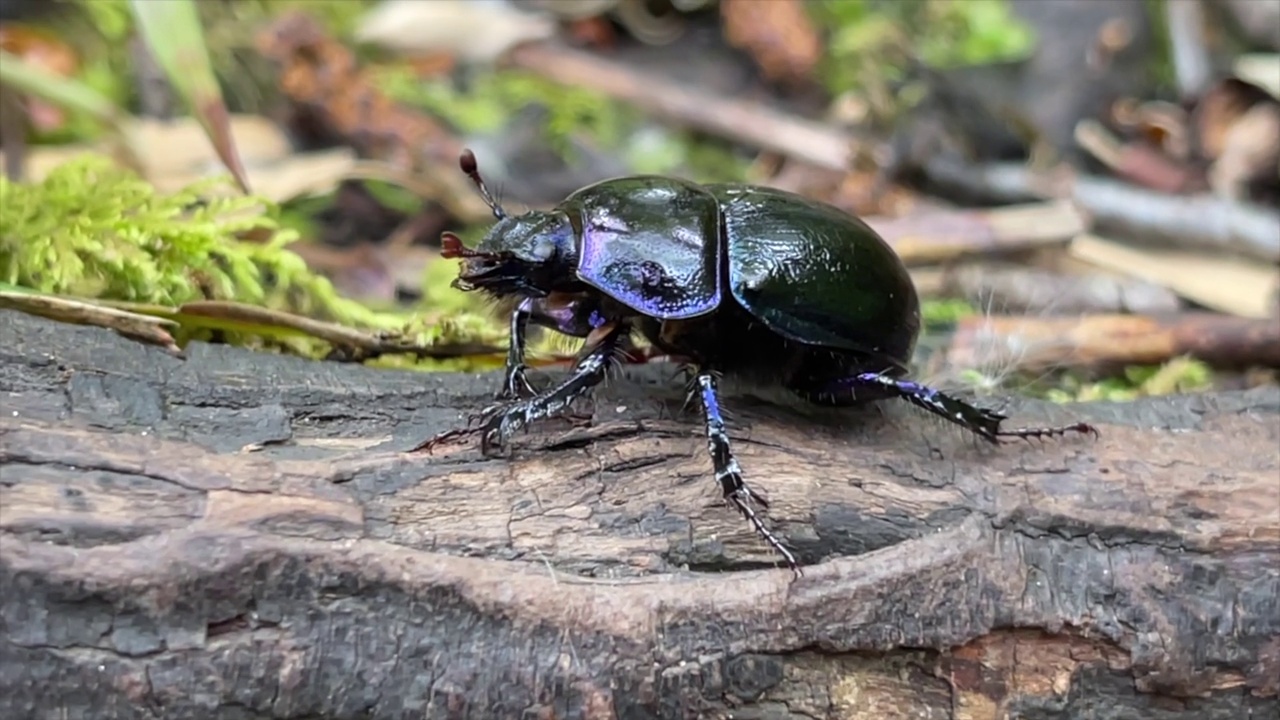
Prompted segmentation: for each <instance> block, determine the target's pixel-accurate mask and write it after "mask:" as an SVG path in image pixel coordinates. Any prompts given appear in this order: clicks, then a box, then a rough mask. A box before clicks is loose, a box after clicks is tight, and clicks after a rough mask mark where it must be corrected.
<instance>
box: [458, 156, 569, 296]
mask: <svg viewBox="0 0 1280 720" xmlns="http://www.w3.org/2000/svg"><path fill="white" fill-rule="evenodd" d="M459 164H460V165H461V166H462V171H463V172H465V173H466V174H467V176H468V177H470V178H471V181H472V182H474V183H475V185H476V188H477V189H479V190H480V196H481V197H483V198H484V201H485V203H486V204H487V205H488V206H489V208H490V209H491V210H492V211H493V216H494V217H495V218H497V219H498V222H497V224H496V225H494V226H493V227H492V228H491V229H490V230H489V232H488V234H486V235H485V237H484V240H481V241H480V244H479V245H477V246H476V247H475V249H470V248H467V247H464V246H463V244H462V240H461V239H460V238H459V237H458V236H457V235H454V234H453V233H449V232H446V233H444V234H443V250H444V252H443V253H442V254H443V256H444V257H446V258H461V259H462V260H463V265H462V268H461V270H460V271H459V273H458V277H457V279H455V280H454V281H453V286H454V287H455V288H458V289H459V290H464V291H470V290H485V291H488V292H489V293H492V294H494V295H512V294H518V295H528V296H542V295H547V294H548V293H550V292H551V291H552V290H554V289H556V286H557V285H561V284H563V281H564V280H565V279H566V278H571V277H573V272H572V261H573V256H574V250H573V248H574V243H573V237H574V235H573V227H572V226H571V225H570V224H569V218H568V216H567V215H565V214H564V213H556V212H537V211H535V212H529V213H525V214H524V215H517V216H511V215H508V214H507V213H506V211H505V210H503V209H502V206H501V205H499V204H498V202H497V201H496V200H494V199H493V196H492V195H490V194H489V189H488V188H487V187H485V184H484V181H483V180H482V179H481V178H480V171H479V169H478V168H477V167H476V157H475V155H474V154H472V152H471V151H470V150H464V151H463V152H462V158H461V161H460V163H459Z"/></svg>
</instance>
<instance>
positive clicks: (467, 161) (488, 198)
mask: <svg viewBox="0 0 1280 720" xmlns="http://www.w3.org/2000/svg"><path fill="white" fill-rule="evenodd" d="M458 167H460V168H462V172H464V173H466V174H467V177H469V178H471V182H473V183H475V186H476V189H477V190H479V191H480V197H481V198H483V199H484V204H485V205H488V206H489V209H490V210H492V211H493V216H494V217H496V218H498V219H499V220H501V219H502V218H504V217H506V216H507V213H506V211H505V210H503V209H502V206H501V205H499V204H498V201H496V200H494V199H493V195H490V194H489V188H488V187H486V186H485V184H484V179H483V178H481V177H480V165H479V164H478V163H477V162H476V154H475V153H473V152H471V150H470V149H469V148H464V149H463V151H462V155H460V156H459V157H458Z"/></svg>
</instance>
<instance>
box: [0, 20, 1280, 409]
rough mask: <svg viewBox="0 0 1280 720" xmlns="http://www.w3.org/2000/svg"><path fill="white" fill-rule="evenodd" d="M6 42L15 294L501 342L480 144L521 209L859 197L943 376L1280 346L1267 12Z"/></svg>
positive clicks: (9, 250) (303, 339)
mask: <svg viewBox="0 0 1280 720" xmlns="http://www.w3.org/2000/svg"><path fill="white" fill-rule="evenodd" d="M0 49H2V50H3V53H4V54H3V55H2V56H0V144H2V145H3V155H4V159H3V162H4V171H5V179H3V180H0V283H2V284H0V306H3V307H5V308H9V309H11V310H18V311H23V312H30V313H36V314H40V315H44V316H47V317H52V318H55V319H58V320H63V321H67V322H77V323H87V324H95V325H101V326H104V327H108V328H112V329H114V330H116V331H118V332H120V333H122V334H124V335H126V336H129V337H131V338H134V339H137V340H140V341H144V342H151V343H157V344H160V345H162V346H164V347H167V348H169V349H170V351H171V352H174V353H181V352H182V348H183V347H184V346H185V345H186V344H187V343H189V342H191V341H192V340H204V341H212V342H227V343H235V344H239V345H245V346H249V347H254V348H259V349H262V350H266V351H275V352H289V353H297V354H300V355H304V356H307V357H313V358H323V359H327V360H330V361H348V362H354V361H359V362H368V363H372V364H379V365H384V366H394V367H412V368H419V369H423V370H464V369H465V370H479V369H488V368H496V367H499V366H500V365H501V363H502V360H503V347H504V346H505V343H506V322H505V320H504V319H501V318H495V317H493V316H492V315H491V314H490V313H489V312H488V310H487V309H486V308H485V307H483V306H482V305H481V304H479V301H477V300H476V299H475V298H473V297H471V296H468V295H465V294H463V293H461V292H457V291H455V290H453V289H451V288H450V287H449V282H450V281H451V280H452V278H453V276H454V274H455V273H456V269H457V264H456V262H454V261H449V260H442V259H441V258H440V257H439V243H440V234H441V232H442V231H445V230H451V231H455V232H458V233H459V234H460V235H461V236H462V237H463V238H464V240H465V241H467V242H469V243H470V242H474V241H475V240H477V239H478V238H479V236H480V235H481V234H482V233H483V232H484V230H485V229H486V228H487V226H488V225H489V223H490V222H491V220H492V218H491V216H490V215H489V213H488V211H487V209H486V208H485V206H484V204H483V203H482V202H481V201H480V198H479V197H478V195H477V194H476V193H475V191H474V188H473V187H472V186H471V185H470V184H469V182H468V181H467V179H466V177H465V176H464V175H463V174H462V173H461V172H460V171H459V169H458V161H457V158H458V155H459V152H460V151H461V150H462V148H464V147H469V148H471V149H473V150H474V151H475V153H476V155H477V157H478V159H479V163H480V168H481V171H482V172H483V173H484V174H485V176H486V178H487V180H488V182H489V184H490V185H491V186H493V187H495V190H500V192H501V195H502V198H503V202H504V203H505V204H507V205H508V207H509V208H510V209H513V210H520V209H524V208H534V207H548V206H551V205H554V204H555V203H556V202H557V201H558V200H559V199H560V198H562V197H563V196H564V195H566V194H567V193H569V192H571V191H572V190H574V189H577V188H578V187H581V186H583V185H586V184H588V183H591V182H594V181H597V180H600V179H604V178H607V177H610V176H616V175H621V174H626V173H633V172H635V173H640V172H642V173H665V174H676V175H681V176H684V177H687V178H691V179H694V180H699V181H716V182H723V181H732V182H751V183H760V184H766V185H773V186H776V187H781V188H785V189H788V190H793V191H796V192H801V193H804V194H806V195H809V196H811V197H815V198H819V199H822V200H825V201H827V202H830V203H833V204H835V205H837V206H838V207H840V208H842V209H844V210H847V211H849V212H852V213H855V214H857V215H860V216H862V217H864V218H866V219H867V220H868V222H870V223H871V224H872V225H873V226H874V227H875V228H876V229H877V230H878V231H880V232H881V234H882V235H884V236H885V238H886V239H887V240H889V242H890V243H891V244H892V245H893V246H894V247H895V248H896V249H897V251H898V252H899V254H900V255H901V256H902V257H903V259H904V260H905V261H906V262H907V263H908V265H909V267H910V268H911V270H912V273H913V276H914V278H915V280H916V283H917V286H918V287H919V289H920V291H921V293H922V296H923V297H924V298H925V300H926V302H925V315H926V320H927V324H926V336H925V338H924V339H923V341H922V343H921V347H920V352H919V356H918V358H917V362H918V365H919V369H918V375H919V376H920V377H922V378H925V379H928V380H929V381H931V382H936V383H940V384H942V385H945V386H949V387H953V388H956V387H960V388H964V389H968V390H970V391H973V392H979V393H991V392H1008V391H1014V392H1019V393H1030V394H1036V395H1040V396H1044V397H1049V398H1052V399H1055V400H1060V401H1067V400H1076V399H1094V398H1112V399H1124V398H1131V397H1135V396H1138V395H1144V394H1162V393H1169V392H1185V391H1197V390H1204V389H1212V388H1230V387H1242V386H1252V385H1258V384H1262V383H1274V382H1276V378H1277V376H1276V372H1275V371H1276V369H1277V368H1280V310H1278V308H1280V284H1278V282H1277V278H1278V273H1277V265H1278V264H1280V99H1278V98H1280V54H1277V53H1278V52H1280V3H1274V2H1266V1H1264V0H1223V1H1222V2H1199V1H1198V0H1091V1H1090V2H1070V1H1068V0H882V1H877V0H810V1H807V2H806V1H802V0H718V1H717V0H525V1H522V2H515V1H510V2H508V1H503V0H470V1H468V0H432V1H430V2H425V1H422V0H386V1H384V2H369V1H366V0H332V1H325V0H203V1H201V2H187V1H186V0H142V1H140V2H128V1H127V0H62V1H60V2H43V1H41V0H0ZM535 347H536V349H537V350H539V353H538V354H537V355H536V357H538V358H539V362H540V363H542V364H545V365H552V364H556V363H563V362H566V361H567V360H569V359H571V358H572V354H573V352H574V347H573V346H571V345H567V344H566V342H565V341H564V340H563V339H555V338H551V337H544V338H540V339H539V340H538V341H537V343H536V346H535Z"/></svg>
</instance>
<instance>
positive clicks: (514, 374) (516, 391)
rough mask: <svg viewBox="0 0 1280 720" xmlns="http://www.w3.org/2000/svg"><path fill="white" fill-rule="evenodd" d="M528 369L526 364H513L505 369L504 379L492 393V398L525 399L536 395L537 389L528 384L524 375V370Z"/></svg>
mask: <svg viewBox="0 0 1280 720" xmlns="http://www.w3.org/2000/svg"><path fill="white" fill-rule="evenodd" d="M528 369H529V368H528V366H527V365H514V366H512V367H511V369H509V370H507V376H506V379H505V380H504V381H503V383H502V387H501V388H499V389H498V392H497V393H496V394H495V395H494V399H496V400H505V401H509V400H525V399H528V398H531V397H534V396H535V395H537V394H538V391H536V390H534V389H533V385H530V384H529V379H528V378H527V377H525V371H526V370H528Z"/></svg>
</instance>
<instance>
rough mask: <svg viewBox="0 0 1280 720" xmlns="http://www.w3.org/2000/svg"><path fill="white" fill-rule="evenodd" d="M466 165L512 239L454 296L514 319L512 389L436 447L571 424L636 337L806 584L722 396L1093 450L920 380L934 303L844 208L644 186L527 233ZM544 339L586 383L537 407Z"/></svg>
mask: <svg viewBox="0 0 1280 720" xmlns="http://www.w3.org/2000/svg"><path fill="white" fill-rule="evenodd" d="M460 165H461V167H462V170H463V172H465V173H466V174H467V175H468V176H469V177H470V178H471V181H472V182H473V183H474V184H475V186H476V188H477V189H478V190H479V192H480V195H481V196H482V197H483V198H484V201H485V203H486V204H487V205H488V206H489V208H490V210H492V212H493V214H494V217H495V218H496V219H497V223H496V224H495V225H494V226H493V227H492V228H491V229H490V230H489V232H488V233H487V234H486V236H485V238H484V239H483V240H482V241H481V242H480V243H479V245H478V246H477V247H476V248H474V249H468V248H465V247H464V246H463V245H462V241H461V240H460V239H459V238H458V237H457V236H456V235H454V234H452V233H444V235H443V255H444V257H446V258H461V259H462V260H463V263H462V266H461V268H460V270H459V274H458V277H457V278H456V279H455V280H454V281H453V286H454V287H455V288H457V289H460V290H463V291H475V290H480V291H483V292H485V293H488V294H489V295H491V296H493V297H494V298H497V299H498V300H499V301H500V304H502V305H504V306H505V308H506V309H507V310H508V311H509V312H510V333H511V342H510V346H509V349H508V351H507V361H506V375H505V379H504V381H503V383H502V386H501V388H500V389H499V390H498V392H497V395H496V399H497V400H498V401H499V402H498V403H497V404H495V405H494V406H492V407H490V408H488V409H487V410H486V411H484V412H483V413H481V416H480V420H479V424H478V425H476V426H472V427H469V428H467V429H461V430H451V431H448V432H446V433H442V434H440V435H437V436H436V437H434V438H432V439H430V440H428V441H426V442H425V443H423V444H422V445H421V446H420V447H429V446H432V445H434V444H436V443H438V442H440V441H442V440H444V439H446V438H447V437H454V436H458V435H465V434H471V433H474V432H480V433H482V435H481V441H480V445H481V450H482V452H483V453H485V454H486V455H488V454H490V453H491V451H492V449H493V447H494V446H495V444H496V445H499V446H505V445H506V443H507V441H508V440H509V439H510V437H511V435H512V434H513V433H514V432H515V431H516V430H518V429H520V428H521V427H524V426H526V425H528V424H529V423H531V422H533V421H535V420H539V419H542V418H546V417H549V416H551V415H553V414H555V413H558V412H560V411H562V410H564V409H565V408H567V407H568V406H569V405H570V404H571V403H572V402H573V401H574V400H575V399H577V398H578V397H580V396H582V395H584V394H585V393H587V392H588V391H589V390H590V389H591V388H593V387H594V386H596V385H597V384H599V383H600V382H601V381H602V380H603V379H604V378H605V374H606V372H607V371H608V369H609V365H610V363H611V362H613V361H615V359H616V358H617V356H618V354H619V353H620V352H621V351H623V350H624V348H625V347H626V343H627V341H628V339H629V338H630V336H631V334H632V333H633V332H638V333H639V334H641V335H642V336H643V337H644V338H646V339H647V340H648V341H649V342H650V343H652V344H653V345H654V347H656V348H658V349H659V350H661V351H663V352H665V353H667V354H668V355H671V356H676V357H680V358H683V359H685V360H686V361H687V363H688V365H687V367H689V368H690V369H691V370H692V374H693V384H692V388H691V391H690V397H691V399H692V398H696V399H697V400H698V401H699V403H700V404H701V406H702V415H703V419H704V422H705V431H706V439H707V450H708V452H709V453H710V455H711V461H712V465H713V468H714V472H715V477H716V480H717V481H718V482H719V484H720V490H721V492H722V493H723V495H724V498H725V500H726V501H727V502H731V503H732V504H733V505H734V506H735V507H736V508H737V510H738V511H739V512H740V513H742V515H743V516H744V517H745V518H746V519H747V520H748V521H749V522H750V523H751V525H752V526H753V528H754V529H755V531H756V532H757V533H759V534H760V535H761V537H763V538H764V540H765V541H766V542H768V543H769V545H770V546H771V547H772V548H773V549H774V550H775V551H776V552H778V553H779V554H780V555H782V557H783V558H784V559H785V560H786V562H787V565H788V566H789V567H790V569H791V570H792V572H793V573H796V574H797V575H798V574H799V572H800V569H799V564H798V563H797V562H796V559H795V557H794V555H793V554H792V553H791V551H790V550H788V549H787V548H786V546H785V545H783V543H782V542H781V541H780V540H779V539H778V538H777V537H776V536H775V535H774V533H773V532H771V531H770V530H769V528H768V527H766V526H765V524H764V522H763V521H762V520H761V518H760V516H759V514H757V513H756V511H755V510H754V509H753V507H752V506H753V504H754V505H759V506H760V507H761V508H765V509H767V508H768V503H767V502H766V501H765V499H764V498H762V497H761V496H760V495H758V494H757V493H756V492H755V491H754V490H753V489H752V488H751V487H750V486H749V485H748V484H747V482H746V480H744V478H743V474H742V470H741V469H740V468H739V466H738V462H737V460H735V459H734V456H733V452H732V449H731V448H730V445H729V436H728V434H727V432H726V430H725V423H724V418H723V416H722V414H721V411H720V401H719V397H718V395H717V380H718V378H719V377H722V376H731V375H732V376H736V377H739V378H742V379H744V380H746V381H748V382H755V383H767V384H772V385H777V384H781V386H782V387H783V388H785V389H786V390H788V391H790V392H792V393H794V394H795V395H797V396H799V398H801V399H803V400H806V401H809V402H812V403H818V404H822V405H828V406H842V405H853V404H857V403H863V402H867V401H873V400H882V399H886V398H891V397H897V398H902V399H904V400H907V401H908V402H911V403H912V404H914V405H917V406H919V407H921V408H923V409H925V410H927V411H928V412H930V413H933V414H935V415H938V416H940V417H942V418H945V419H946V420H948V421H950V422H952V423H955V424H956V425H959V426H961V427H963V428H965V429H967V430H969V431H971V432H974V433H976V434H977V435H978V436H980V437H981V438H983V439H985V440H987V441H989V442H992V443H996V442H999V438H1002V437H1014V438H1029V437H1045V436H1051V435H1062V434H1065V433H1068V432H1079V433H1092V434H1094V435H1097V430H1096V429H1095V428H1094V427H1093V426H1091V425H1089V424H1087V423H1076V424H1073V425H1063V426H1059V427H1032V428H1020V429H1014V430H1005V429H1002V428H1001V423H1002V421H1003V420H1005V417H1006V416H1004V415H1002V414H1000V413H997V412H994V411H991V410H986V409H982V408H978V407H975V406H973V405H970V404H969V403H966V402H964V401H962V400H959V399H956V398H953V397H949V396H947V395H945V394H943V393H942V392H940V391H938V390H935V389H933V388H929V387H926V386H924V385H920V384H917V383H914V382H911V381H910V380H907V379H905V375H906V373H907V364H908V362H909V361H910V359H911V356H912V353H913V352H914V350H915V345H916V341H917V338H918V336H919V334H920V302H919V298H918V296H917V293H916V289H915V286H914V284H913V283H912V281H911V277H910V275H909V274H908V273H907V269H906V267H905V266H904V265H903V263H902V261H901V259H900V258H899V257H898V255H897V254H896V253H895V252H894V251H893V249H892V248H891V247H890V246H889V244H888V243H886V242H885V241H884V239H883V238H881V237H880V236H879V235H878V234H877V233H876V232H875V231H874V230H873V229H872V228H871V227H870V226H868V225H867V224H866V223H864V222H863V221H861V220H859V219H858V218H856V217H853V216H852V215H849V214H847V213H845V212H844V211H842V210H839V209H838V208H836V207H834V206H832V205H829V204H826V203H823V202H819V201H816V200H812V199H809V198H806V197H803V196H800V195H797V194H793V193H790V192H785V191H782V190H777V189H773V188H768V187H761V186H753V185H734V184H720V185H700V184H696V183H693V182H689V181H686V180H681V179H678V178H674V177H666V176H656V175H634V176H627V177H621V178H615V179H612V180H605V181H602V182H598V183H595V184H593V185H589V186H587V187H585V188H582V189H580V190H577V191H575V192H573V193H572V194H570V195H569V196H568V197H567V198H565V199H564V201H562V202H561V203H560V204H559V205H557V206H556V207H555V208H553V209H552V210H550V211H545V212H544V211H532V212H528V213H525V214H523V215H519V216H512V215H509V214H507V212H506V211H505V210H503V208H502V206H501V205H500V204H499V203H498V202H497V201H496V200H494V198H493V196H492V195H491V194H490V193H489V190H488V188H487V187H486V186H485V183H484V181H483V179H482V178H481V176H480V172H479V169H478V168H477V165H476V160H475V155H473V154H472V153H471V151H470V150H464V151H463V153H462V156H461V159H460ZM529 323H534V324H536V325H538V326H541V327H546V328H549V329H551V330H554V331H557V332H561V333H564V334H566V335H570V336H574V337H580V338H586V339H587V342H586V344H585V347H584V349H583V353H582V354H581V355H580V356H579V358H578V360H577V362H576V363H575V365H574V367H573V370H572V372H570V373H569V375H568V376H567V377H566V378H565V379H564V380H563V381H561V382H560V383H559V384H557V385H555V386H553V387H551V388H548V389H546V390H543V391H535V390H534V388H533V387H532V386H531V385H530V384H529V382H528V380H526V378H525V372H526V369H527V368H526V365H525V333H526V330H527V328H528V325H529Z"/></svg>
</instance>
